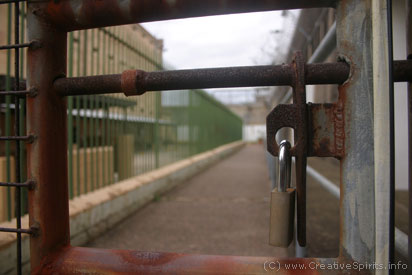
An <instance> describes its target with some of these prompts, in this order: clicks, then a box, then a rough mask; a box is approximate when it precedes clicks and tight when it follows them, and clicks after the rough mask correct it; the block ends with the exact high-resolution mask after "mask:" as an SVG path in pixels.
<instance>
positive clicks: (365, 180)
mask: <svg viewBox="0 0 412 275" xmlns="http://www.w3.org/2000/svg"><path fill="white" fill-rule="evenodd" d="M336 11H337V14H336V17H337V19H336V22H337V25H336V28H337V31H336V33H337V50H338V53H339V55H340V56H341V58H343V59H345V60H346V61H347V62H348V63H350V65H351V77H350V79H349V80H348V81H347V82H346V83H344V84H343V85H341V86H340V87H339V101H338V106H337V109H336V111H335V118H336V119H337V120H339V121H341V122H342V125H344V132H343V131H339V129H337V131H335V135H336V136H335V138H336V140H337V142H341V143H343V145H344V152H345V154H344V157H343V158H342V159H341V198H340V224H341V232H340V234H341V242H340V255H341V256H344V257H347V258H350V259H353V260H354V261H357V262H369V263H371V262H374V259H375V188H374V173H375V166H374V135H373V133H374V132H373V104H374V103H373V89H372V88H373V83H372V49H371V41H372V37H371V34H372V24H371V12H370V11H371V1H370V0H365V1H358V0H347V1H340V2H339V4H338V6H337V10H336Z"/></svg>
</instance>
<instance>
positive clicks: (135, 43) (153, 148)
mask: <svg viewBox="0 0 412 275" xmlns="http://www.w3.org/2000/svg"><path fill="white" fill-rule="evenodd" d="M3 7H4V8H5V9H7V10H4V8H3V10H1V9H2V7H1V6H0V20H1V21H4V22H5V23H6V24H3V23H2V24H0V30H2V28H5V29H4V31H5V33H7V41H6V42H5V43H3V44H10V43H11V41H12V33H13V26H12V24H11V22H12V20H13V12H12V6H11V5H8V7H7V6H6V5H3ZM21 7H22V8H21V11H22V12H21V15H20V16H21V18H20V20H21V24H20V25H21V32H20V33H21V38H20V41H21V43H23V42H25V33H24V29H25V13H24V12H25V10H24V5H21ZM2 14H6V15H7V16H4V17H3V18H4V19H3V18H2V16H1V15H2ZM5 54H6V55H7V56H6V60H7V61H6V64H4V65H3V64H0V73H1V74H3V75H0V76H1V77H3V78H4V83H3V84H2V86H0V90H1V89H5V90H10V89H11V83H12V79H13V73H12V71H13V70H12V67H13V64H12V63H11V58H12V56H13V52H12V51H7V53H6V52H5ZM67 57H68V68H67V75H68V76H70V77H71V76H85V75H102V74H115V73H121V72H122V71H124V70H128V69H141V70H145V71H155V70H161V69H163V65H162V44H161V41H159V40H156V39H155V38H153V37H152V36H151V35H150V34H148V33H147V32H146V31H145V30H144V29H143V28H141V27H140V26H138V25H133V26H122V27H107V28H100V29H93V30H86V31H76V32H72V33H69V36H68V54H67ZM0 58H1V56H0ZM25 60H26V53H25V50H24V49H21V59H20V68H21V69H20V79H22V80H23V79H25ZM2 66H6V69H5V70H4V72H3V71H1V70H2V68H1V67H2ZM2 72H3V73H2ZM0 100H1V103H2V109H1V116H2V121H4V123H2V124H0V127H1V128H0V130H1V131H2V133H4V135H10V133H11V129H12V127H13V122H12V116H13V115H14V114H13V113H14V109H13V105H12V104H11V98H10V96H2V98H1V99H0ZM20 105H21V106H25V99H24V98H22V99H21V101H20ZM67 112H68V152H67V156H68V172H69V173H68V175H69V178H68V181H69V196H70V198H73V197H76V196H78V195H81V194H85V193H88V192H91V191H93V190H96V189H98V188H101V187H104V186H107V185H110V184H113V183H115V182H118V181H121V180H124V179H127V178H130V177H133V176H136V175H139V174H142V173H145V172H148V171H150V170H153V169H156V168H159V167H161V166H164V165H167V164H169V163H172V162H175V161H178V160H181V159H184V158H187V157H189V156H192V155H194V154H197V153H201V152H204V151H207V150H210V149H213V148H215V147H217V146H220V145H223V144H226V143H229V142H232V141H236V140H240V139H241V138H242V120H241V119H240V118H239V117H238V116H237V115H235V114H234V113H232V112H231V111H230V110H229V109H228V108H227V107H225V106H224V105H223V104H221V103H219V102H218V101H216V100H215V99H214V98H213V97H211V96H209V95H208V94H207V93H206V92H204V91H168V92H156V93H146V94H144V95H142V96H139V97H125V96H124V95H120V94H109V95H96V96H74V97H68V100H67ZM20 120H21V121H20V132H21V133H25V108H21V109H20ZM3 144H4V145H1V146H4V148H2V150H1V154H2V156H0V157H2V158H4V162H5V165H4V169H3V168H2V169H1V170H0V173H3V174H4V175H1V174H0V177H2V180H3V181H7V182H10V181H13V176H14V175H13V171H14V170H13V167H12V166H13V165H14V163H13V161H14V160H13V157H12V155H13V152H12V151H13V148H12V145H13V144H12V143H10V141H6V142H4V143H3ZM20 150H21V156H22V157H21V159H20V164H19V165H20V166H21V169H20V171H21V179H22V180H23V181H25V180H26V175H25V171H26V169H25V166H26V165H25V162H26V159H25V146H24V144H22V145H21V149H20ZM0 201H1V203H0V204H1V205H0V206H2V207H3V210H4V209H5V210H6V212H7V213H6V215H4V217H3V218H2V217H1V216H0V221H2V220H10V219H11V218H13V217H14V214H13V213H14V211H13V194H12V190H11V189H10V188H7V192H6V196H4V197H2V198H0ZM26 201H27V192H26V190H24V191H23V199H22V203H23V205H22V214H25V213H27V203H26ZM0 212H1V211H0Z"/></svg>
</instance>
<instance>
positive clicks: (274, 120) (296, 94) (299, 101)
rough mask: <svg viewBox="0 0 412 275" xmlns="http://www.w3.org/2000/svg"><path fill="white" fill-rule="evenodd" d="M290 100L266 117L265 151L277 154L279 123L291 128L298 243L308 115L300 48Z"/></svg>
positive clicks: (302, 224)
mask: <svg viewBox="0 0 412 275" xmlns="http://www.w3.org/2000/svg"><path fill="white" fill-rule="evenodd" d="M292 65H293V68H294V77H293V80H292V87H293V104H289V105H286V104H281V105H278V106H277V107H276V108H275V109H273V110H272V112H270V113H269V115H268V116H267V118H266V127H267V130H266V133H267V141H268V142H267V143H268V151H269V152H270V153H271V154H272V155H274V156H278V155H279V146H278V144H277V143H276V133H277V131H278V130H279V129H281V128H283V127H291V128H293V129H294V130H295V132H294V133H295V145H294V146H293V148H292V149H291V154H292V156H295V159H296V193H297V236H298V241H299V244H300V245H301V246H305V245H306V156H307V147H308V146H307V145H308V138H307V136H308V118H307V105H306V89H305V63H304V61H303V58H302V55H301V53H300V52H297V53H295V56H294V60H293V63H292Z"/></svg>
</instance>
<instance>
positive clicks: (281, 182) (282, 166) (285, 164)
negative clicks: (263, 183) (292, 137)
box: [278, 140, 292, 192]
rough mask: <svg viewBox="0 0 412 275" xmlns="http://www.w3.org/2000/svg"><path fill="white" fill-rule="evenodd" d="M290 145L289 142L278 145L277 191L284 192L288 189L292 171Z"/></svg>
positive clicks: (285, 141) (284, 141) (283, 141)
mask: <svg viewBox="0 0 412 275" xmlns="http://www.w3.org/2000/svg"><path fill="white" fill-rule="evenodd" d="M290 148H291V145H290V143H289V141H287V140H282V141H281V142H280V145H279V171H278V175H279V178H278V191H279V192H286V190H287V189H288V188H289V187H290V175H291V169H292V157H291V153H290Z"/></svg>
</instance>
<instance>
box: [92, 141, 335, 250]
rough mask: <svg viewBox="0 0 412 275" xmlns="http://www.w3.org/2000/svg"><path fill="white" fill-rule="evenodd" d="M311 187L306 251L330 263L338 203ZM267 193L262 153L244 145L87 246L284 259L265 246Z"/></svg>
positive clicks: (271, 248) (268, 188)
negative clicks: (316, 203)
mask: <svg viewBox="0 0 412 275" xmlns="http://www.w3.org/2000/svg"><path fill="white" fill-rule="evenodd" d="M312 185H313V188H312V187H310V188H309V189H308V199H309V205H308V213H309V215H308V224H310V225H311V226H309V227H308V243H309V250H308V251H309V253H310V255H311V256H316V257H322V256H328V257H331V256H333V255H337V253H338V249H337V248H338V236H339V231H338V228H339V227H338V214H339V212H338V201H337V200H336V199H334V198H333V197H332V196H331V195H329V194H328V193H327V192H326V191H324V190H323V189H322V188H321V187H319V186H318V185H314V184H312V183H311V180H310V179H309V186H312ZM269 190H270V183H269V179H268V173H267V166H266V159H265V154H264V151H263V148H262V147H261V146H260V145H249V146H246V147H245V148H243V149H242V150H241V151H240V152H238V153H236V154H235V155H233V156H231V157H229V158H227V159H225V160H224V161H222V162H220V163H218V164H217V165H214V166H212V167H210V168H209V169H208V170H206V171H204V172H203V173H201V174H199V175H198V176H196V177H194V178H192V179H191V180H189V181H188V182H187V183H185V184H183V185H181V186H180V187H179V188H177V189H175V190H173V191H172V192H170V193H169V194H167V195H166V196H164V197H162V198H159V199H158V200H157V201H155V202H153V203H151V204H149V205H148V206H146V207H145V208H143V209H142V210H140V211H138V212H137V213H136V214H135V215H133V216H131V217H130V218H129V219H128V220H126V221H124V222H123V223H121V224H119V225H118V226H117V227H116V228H114V229H113V230H111V231H109V232H108V233H106V234H105V235H102V236H101V237H100V238H99V239H96V240H95V241H93V242H91V243H90V244H89V246H92V247H105V248H123V249H137V250H146V251H175V252H182V253H201V254H221V255H225V254H226V255H230V254H232V255H249V256H268V255H273V256H287V253H288V251H286V250H285V249H279V248H274V247H271V246H269V245H268V230H269V194H270V192H269ZM311 201H313V202H318V204H319V201H322V204H325V203H327V204H330V205H331V207H327V208H326V209H324V208H323V207H322V209H321V211H322V212H319V209H318V210H317V209H315V208H314V207H312V204H311V203H310V202H311ZM320 214H322V215H320ZM325 223H326V224H327V225H328V226H325ZM289 253H290V254H293V251H289Z"/></svg>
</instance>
